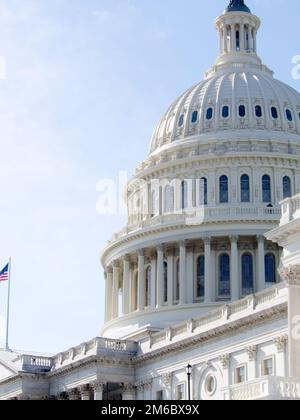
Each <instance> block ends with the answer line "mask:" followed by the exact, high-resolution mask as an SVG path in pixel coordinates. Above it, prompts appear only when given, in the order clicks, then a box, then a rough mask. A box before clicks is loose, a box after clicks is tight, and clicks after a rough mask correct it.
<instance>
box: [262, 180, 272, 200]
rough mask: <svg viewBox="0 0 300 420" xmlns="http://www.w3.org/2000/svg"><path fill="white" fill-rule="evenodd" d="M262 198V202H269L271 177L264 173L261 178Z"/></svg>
mask: <svg viewBox="0 0 300 420" xmlns="http://www.w3.org/2000/svg"><path fill="white" fill-rule="evenodd" d="M262 198H263V202H264V203H271V201H272V194H271V178H270V176H269V175H264V176H263V178H262Z"/></svg>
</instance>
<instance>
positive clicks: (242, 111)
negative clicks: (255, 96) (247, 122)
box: [239, 105, 246, 118]
mask: <svg viewBox="0 0 300 420" xmlns="http://www.w3.org/2000/svg"><path fill="white" fill-rule="evenodd" d="M239 116H240V117H241V118H244V117H245V116H246V107H245V105H240V106H239Z"/></svg>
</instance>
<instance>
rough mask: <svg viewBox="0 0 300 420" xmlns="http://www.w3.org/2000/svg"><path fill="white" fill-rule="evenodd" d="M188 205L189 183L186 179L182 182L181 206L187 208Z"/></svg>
mask: <svg viewBox="0 0 300 420" xmlns="http://www.w3.org/2000/svg"><path fill="white" fill-rule="evenodd" d="M187 206H188V185H187V182H186V181H182V183H181V208H182V210H184V209H186V208H187Z"/></svg>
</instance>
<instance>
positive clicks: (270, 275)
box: [265, 254, 276, 284]
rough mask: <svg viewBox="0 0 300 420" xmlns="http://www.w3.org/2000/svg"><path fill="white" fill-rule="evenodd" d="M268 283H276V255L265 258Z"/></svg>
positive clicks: (268, 255)
mask: <svg viewBox="0 0 300 420" xmlns="http://www.w3.org/2000/svg"><path fill="white" fill-rule="evenodd" d="M265 271H266V283H272V284H274V283H276V258H275V255H274V254H267V255H266V256H265Z"/></svg>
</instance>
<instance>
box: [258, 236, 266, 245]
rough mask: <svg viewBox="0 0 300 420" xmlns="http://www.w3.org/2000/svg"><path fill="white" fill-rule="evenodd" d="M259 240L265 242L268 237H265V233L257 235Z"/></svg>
mask: <svg viewBox="0 0 300 420" xmlns="http://www.w3.org/2000/svg"><path fill="white" fill-rule="evenodd" d="M256 239H257V242H260V243H261V242H263V243H265V240H266V238H265V237H264V235H257V236H256Z"/></svg>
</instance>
